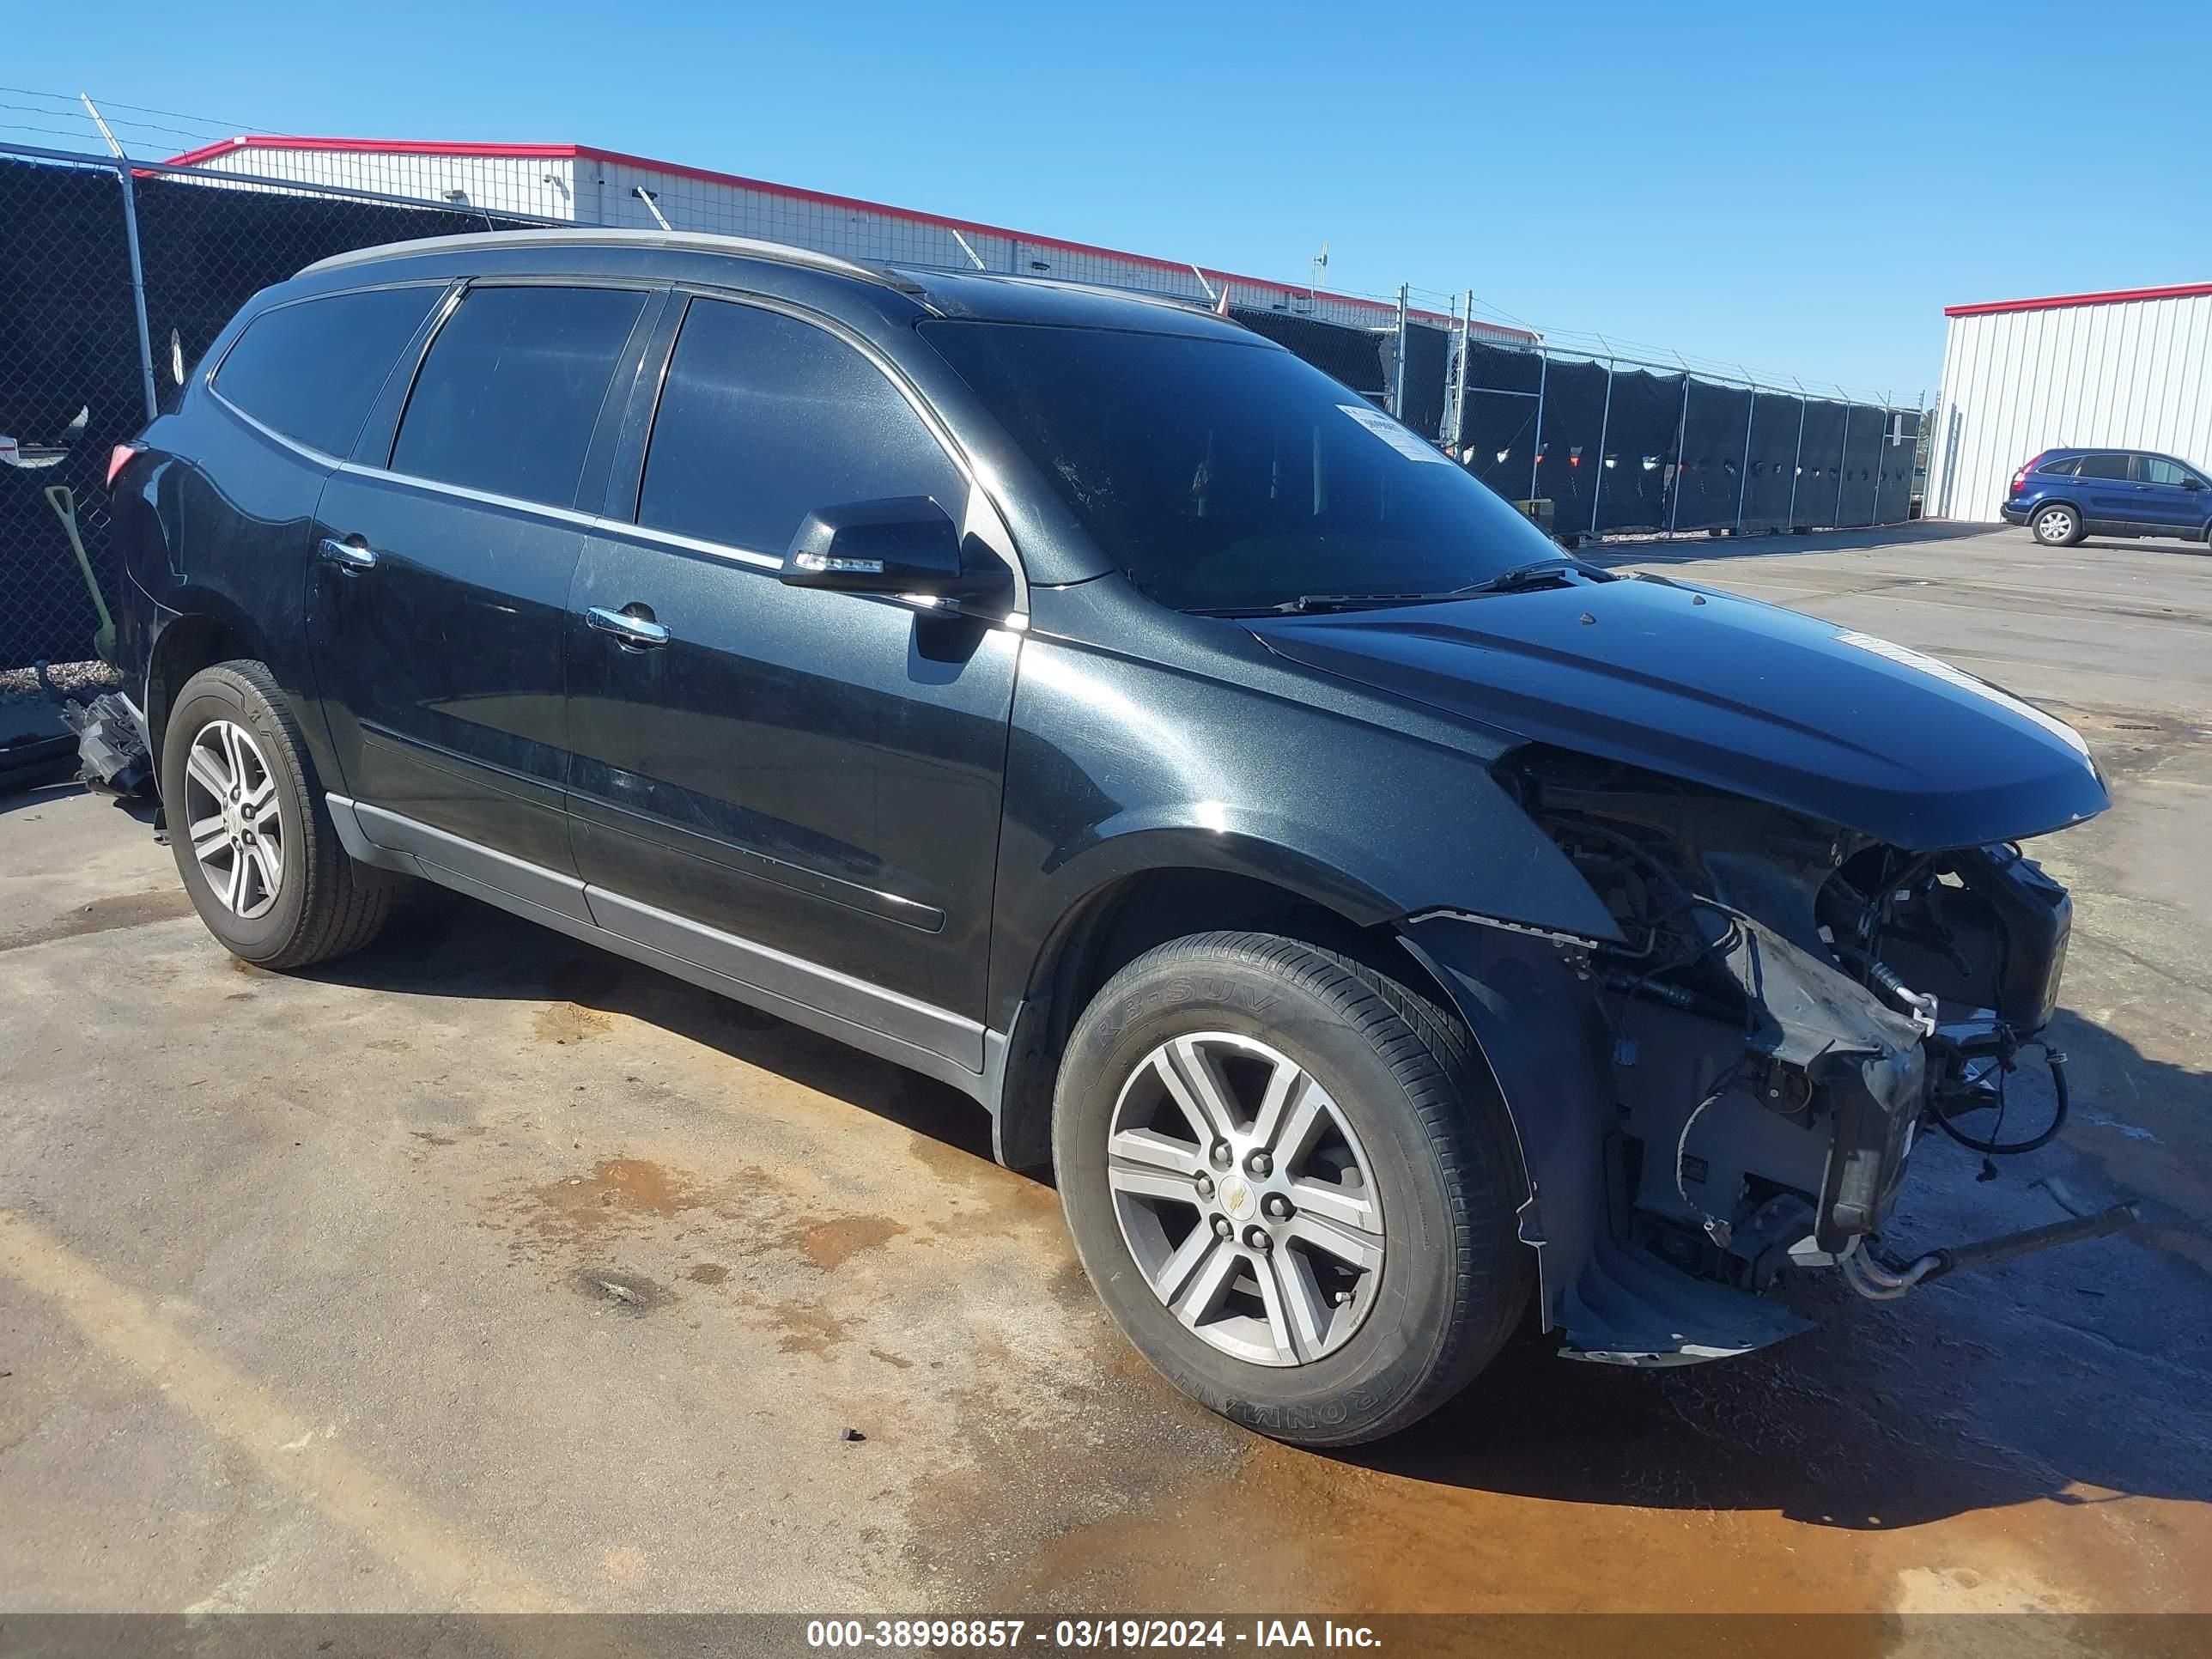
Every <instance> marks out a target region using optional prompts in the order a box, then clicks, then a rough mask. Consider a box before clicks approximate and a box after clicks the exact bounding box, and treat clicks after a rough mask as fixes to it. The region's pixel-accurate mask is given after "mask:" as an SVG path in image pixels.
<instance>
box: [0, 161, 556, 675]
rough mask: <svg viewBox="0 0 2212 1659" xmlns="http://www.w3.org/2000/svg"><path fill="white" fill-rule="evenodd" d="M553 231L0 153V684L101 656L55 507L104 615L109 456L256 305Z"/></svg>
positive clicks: (519, 221) (139, 168) (466, 214)
mask: <svg viewBox="0 0 2212 1659" xmlns="http://www.w3.org/2000/svg"><path fill="white" fill-rule="evenodd" d="M547 222H548V221H545V220H541V219H532V218H525V217H522V216H518V215H513V214H495V213H483V212H478V211H477V210H474V209H467V210H457V209H450V208H443V207H438V206H435V205H431V204H421V203H409V202H403V201H398V200H394V199H389V198H379V197H373V196H370V195H368V194H367V193H365V192H344V191H331V190H302V189H301V188H299V187H297V186H295V185H283V184H282V182H281V181H270V182H269V183H268V185H239V184H235V183H233V182H231V181H229V180H228V179H226V180H225V181H223V182H222V183H219V184H218V183H213V182H201V181H200V180H199V179H197V178H196V177H194V176H193V175H191V174H189V173H185V174H184V175H182V176H179V174H178V173H176V172H175V171H174V170H168V169H163V168H161V167H155V166H153V165H151V164H149V163H144V162H130V163H124V162H119V161H105V160H103V159H101V158H99V157H95V156H84V155H69V154H65V153H58V152H42V151H35V150H21V149H14V150H10V149H0V223H4V224H5V225H7V226H8V227H9V229H8V234H6V236H4V237H0V294H4V295H7V296H8V303H7V304H6V305H5V306H4V307H0V670H7V669H15V668H22V667H26V666H28V665H32V664H34V663H38V662H40V661H45V660H49V659H51V660H53V661H57V662H68V661H76V660H81V659H84V658H87V657H89V656H90V655H91V654H92V640H93V635H94V630H95V629H96V628H97V627H98V621H99V619H98V615H97V612H96V611H94V607H93V603H92V598H91V595H90V593H89V592H88V591H87V588H86V586H85V580H84V577H83V574H82V571H81V569H80V568H79V566H78V564H77V558H76V550H74V549H73V548H72V547H71V545H70V532H69V528H68V526H67V524H66V523H65V522H64V513H63V512H62V511H60V510H58V507H61V506H64V505H66V506H70V507H73V509H74V518H75V522H76V533H77V536H78V538H79V539H80V540H81V541H82V544H83V548H84V551H85V555H86V556H87V558H88V560H89V562H90V563H91V566H92V569H93V572H94V575H95V577H96V578H97V579H98V580H99V582H100V586H101V588H102V590H103V592H104V593H105V595H106V600H107V603H108V605H109V606H110V607H111V609H112V606H113V605H114V604H115V600H116V591H115V584H116V582H117V580H118V574H117V572H116V569H115V566H114V562H113V560H112V556H111V554H110V550H109V544H108V511H107V491H106V469H107V459H108V455H109V453H110V452H111V451H112V449H113V448H114V447H115V446H116V445H117V444H119V443H123V442H125V441H128V440H129V439H131V437H133V436H134V435H137V432H138V431H139V430H140V428H143V427H144V426H145V424H146V422H148V420H149V419H150V418H151V417H152V415H153V413H154V411H155V409H156V407H158V406H160V405H161V404H162V402H163V400H165V399H173V398H174V397H175V395H176V392H177V389H178V387H179V386H180V385H181V383H182V381H183V379H184V375H185V372H186V371H188V370H189V369H190V368H191V366H192V365H193V364H194V363H196V362H198V361H199V358H200V356H201V355H202V354H203V353H204V352H205V351H206V349H207V348H208V346H209V344H210V343H211V342H212V341H213V340H214V339H215V337H216V335H217V334H218V333H220V332H221V331H222V326H223V325H224V324H225V323H227V322H228V321H229V320H230V318H231V315H232V313H234V312H235V311H236V310H237V309H238V308H239V307H240V306H241V305H243V304H244V303H245V302H246V300H247V299H248V298H250V297H251V296H252V295H253V294H255V293H256V292H257V291H258V290H259V289H264V288H266V287H268V286H269V285H270V283H280V282H283V280H285V279H286V278H287V277H289V276H291V275H292V274H293V273H294V272H295V271H297V270H299V269H300V268H301V266H302V265H305V264H311V263H313V261H315V260H317V259H320V258H325V257H326V256H327V255H330V254H332V253H341V252H345V251H346V250H348V249H349V248H357V247H368V246H374V244H376V243H379V242H392V241H401V240H406V239H408V238H410V237H416V236H440V235H447V234H452V233H453V232H456V231H465V230H483V229H487V228H504V227H508V226H520V225H531V224H544V223H547ZM59 491H66V492H67V495H66V496H65V497H64V498H63V500H62V501H60V502H58V501H56V499H55V496H54V495H53V494H52V493H50V492H59Z"/></svg>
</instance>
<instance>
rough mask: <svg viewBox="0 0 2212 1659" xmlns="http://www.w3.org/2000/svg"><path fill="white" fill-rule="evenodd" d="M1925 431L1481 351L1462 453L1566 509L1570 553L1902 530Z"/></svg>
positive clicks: (1522, 354)
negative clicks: (1650, 538)
mask: <svg viewBox="0 0 2212 1659" xmlns="http://www.w3.org/2000/svg"><path fill="white" fill-rule="evenodd" d="M1408 401H1409V403H1410V401H1411V400H1410V399H1409V400H1408ZM1408 424H1412V422H1408ZM1919 425H1920V417H1919V415H1918V414H1917V412H1916V411H1914V410H1888V409H1885V408H1882V407H1880V406H1878V405H1875V404H1841V403H1835V402H1832V401H1826V400H1823V399H1819V398H1814V399H1810V400H1808V399H1806V398H1801V397H1799V396H1798V395H1796V393H1794V392H1775V391H1771V390H1769V389H1768V388H1766V387H1764V386H1759V387H1753V386H1748V385H1746V384H1743V383H1741V382H1736V383H1730V382H1727V381H1722V380H1713V379H1711V378H1708V377H1706V376H1704V375H1699V374H1681V373H1680V372H1675V373H1671V374H1670V373H1668V372H1667V371H1666V370H1664V369H1659V370H1652V369H1649V368H1642V367H1638V366H1635V365H1632V364H1629V363H1627V362H1608V361H1607V360H1604V359H1597V360H1593V359H1589V358H1584V357H1547V356H1545V355H1544V354H1543V353H1541V352H1539V351H1537V350H1534V349H1519V348H1516V347H1512V346H1504V345H1498V344H1495V343H1488V342H1484V341H1477V342H1475V343H1473V344H1471V345H1470V346H1469V347H1468V373H1467V392H1466V404H1465V411H1464V414H1463V416H1462V420H1461V422H1460V426H1459V439H1458V442H1457V444H1456V446H1455V448H1454V452H1453V453H1455V454H1456V455H1457V456H1458V457H1459V458H1460V459H1461V460H1462V463H1464V465H1466V466H1467V468H1468V471H1471V472H1473V473H1474V476H1475V477H1478V478H1480V479H1481V480H1482V482H1483V483H1486V484H1488V485H1489V486H1490V487H1491V488H1492V489H1495V490H1496V491H1498V494H1499V495H1503V496H1504V497H1505V498H1506V499H1507V500H1509V501H1526V500H1529V499H1532V498H1533V499H1536V500H1540V501H1549V502H1551V504H1552V529H1553V534H1555V535H1557V536H1559V537H1560V538H1563V539H1564V538H1573V537H1578V536H1585V535H1591V534H1599V535H1617V534H1634V533H1637V532H1650V531H1695V530H1741V531H1742V532H1745V533H1759V532H1768V531H1775V530H1787V529H1790V528H1793V527H1794V528H1796V529H1800V530H1802V529H1808V528H1812V527H1815V526H1838V527H1846V526H1857V525H1881V524H1902V523H1903V522H1904V521H1905V519H1906V518H1907V517H1908V516H1909V515H1910V513H1911V501H1912V463H1913V456H1914V453H1915V447H1916V444H1917V437H1918V433H1919ZM1446 426H1447V428H1449V422H1446ZM1417 429H1425V428H1417ZM1893 438H1895V440H1896V441H1893ZM1847 442H1848V445H1849V449H1848V453H1846V448H1845V446H1846V443H1847Z"/></svg>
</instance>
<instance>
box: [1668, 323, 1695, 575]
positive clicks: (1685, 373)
mask: <svg viewBox="0 0 2212 1659" xmlns="http://www.w3.org/2000/svg"><path fill="white" fill-rule="evenodd" d="M1688 447H1690V366H1689V365H1688V364H1687V363H1684V364H1683V365H1682V418H1681V419H1680V420H1679V421H1677V422H1674V499H1673V500H1672V501H1668V503H1667V533H1668V535H1670V536H1671V535H1673V534H1674V526H1675V525H1676V524H1678V523H1679V522H1680V520H1681V517H1682V466H1683V463H1684V461H1685V460H1686V457H1685V456H1684V454H1683V453H1682V452H1683V451H1684V450H1686V449H1687V448H1688Z"/></svg>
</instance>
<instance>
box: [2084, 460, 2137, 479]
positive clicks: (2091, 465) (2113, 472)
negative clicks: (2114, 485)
mask: <svg viewBox="0 0 2212 1659" xmlns="http://www.w3.org/2000/svg"><path fill="white" fill-rule="evenodd" d="M2080 476H2081V477H2084V478H2124V477H2127V476H2128V458H2127V457H2126V456H2124V455H2084V456H2083V457H2082V458H2081V472H2080Z"/></svg>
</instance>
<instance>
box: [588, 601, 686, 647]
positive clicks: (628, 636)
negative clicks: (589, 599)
mask: <svg viewBox="0 0 2212 1659" xmlns="http://www.w3.org/2000/svg"><path fill="white" fill-rule="evenodd" d="M584 620H585V622H586V623H588V624H589V625H590V626H592V627H593V628H596V629H599V632H600V633H602V634H611V635H614V636H615V638H616V639H617V641H620V642H621V643H622V644H623V645H627V646H630V647H634V648H636V649H642V648H644V647H647V646H648V645H665V644H667V643H668V629H666V628H665V627H664V626H663V625H662V624H660V623H657V622H655V621H653V618H652V617H649V616H646V617H633V616H631V615H630V614H629V612H628V611H610V610H608V609H607V608H606V606H605V605H593V606H592V607H591V609H589V610H588V611H585V612H584Z"/></svg>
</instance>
